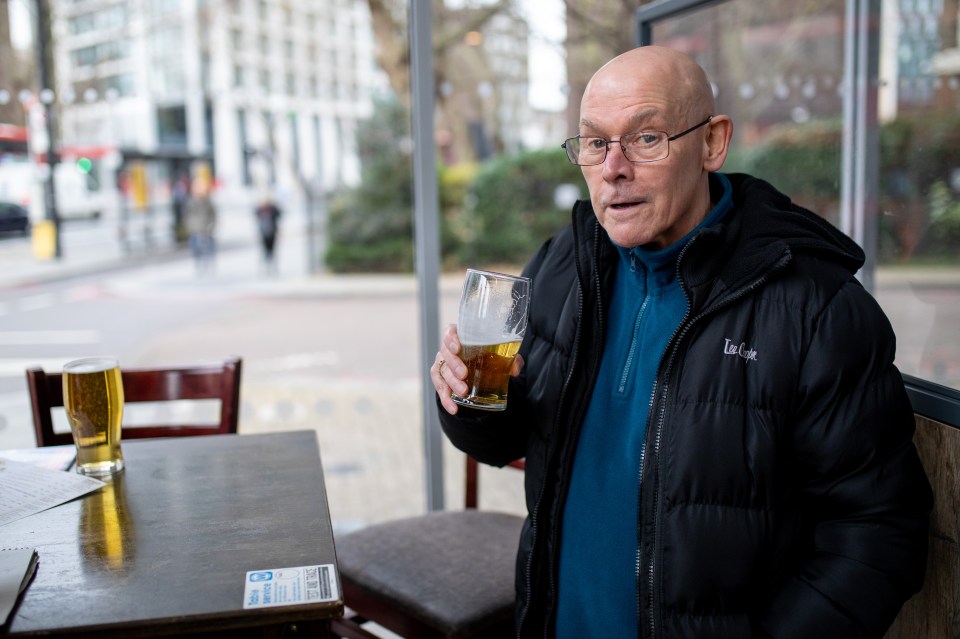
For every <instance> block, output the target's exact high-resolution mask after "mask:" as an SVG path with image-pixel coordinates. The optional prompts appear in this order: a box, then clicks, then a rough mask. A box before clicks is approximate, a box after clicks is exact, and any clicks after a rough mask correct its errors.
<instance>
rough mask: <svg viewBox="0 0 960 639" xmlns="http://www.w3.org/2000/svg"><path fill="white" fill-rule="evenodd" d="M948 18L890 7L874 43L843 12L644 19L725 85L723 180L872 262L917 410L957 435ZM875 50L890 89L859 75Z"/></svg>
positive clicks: (959, 365) (958, 318)
mask: <svg viewBox="0 0 960 639" xmlns="http://www.w3.org/2000/svg"><path fill="white" fill-rule="evenodd" d="M665 4H666V5H668V6H664V5H665ZM946 4H947V3H943V2H911V1H909V0H902V1H900V2H891V3H884V6H883V10H884V14H883V16H882V18H883V19H882V20H881V19H879V17H878V16H868V18H871V19H869V20H867V21H866V22H868V23H869V24H876V25H879V27H878V29H876V30H872V31H866V32H863V31H857V30H856V29H854V28H853V27H852V25H850V24H848V21H847V18H846V10H847V3H846V2H844V0H812V1H810V2H805V3H785V2H781V3H765V4H757V3H751V2H747V0H720V1H718V0H700V1H696V0H692V1H690V2H680V1H678V2H673V3H656V5H654V6H651V7H644V8H641V9H640V10H638V13H637V15H638V23H639V24H638V26H639V32H640V35H641V41H642V42H644V43H657V44H664V45H667V46H674V47H676V48H681V49H683V50H685V51H687V53H690V54H691V55H693V56H694V57H695V58H696V59H697V60H698V61H699V62H700V63H701V64H702V65H703V66H704V68H706V70H707V73H708V74H709V75H710V76H711V79H712V80H713V82H714V83H715V85H716V87H717V89H716V91H717V102H718V110H719V111H721V112H725V113H728V114H730V115H731V116H732V117H733V119H734V121H735V125H736V126H735V127H734V131H735V133H734V141H733V151H732V154H731V156H730V158H729V159H728V163H727V164H726V165H725V167H724V168H725V170H747V171H748V172H751V173H754V174H758V175H760V176H762V177H764V178H767V179H769V180H770V181H771V182H773V183H774V184H775V185H777V186H778V187H780V188H781V190H783V191H785V192H786V193H787V194H788V195H790V196H791V197H793V198H794V199H795V200H797V201H799V202H800V203H801V204H803V205H804V206H807V207H808V208H811V209H812V210H814V211H816V212H818V213H819V214H820V215H822V216H823V217H825V218H826V219H828V220H829V221H830V222H832V223H833V224H834V225H836V226H838V227H839V228H841V229H842V230H844V231H845V232H846V233H847V234H848V235H850V236H851V237H853V238H854V239H855V240H856V241H857V242H858V243H859V244H860V245H861V246H862V247H863V248H864V251H865V253H866V254H867V264H866V266H865V267H864V269H863V270H862V271H861V273H860V275H859V276H860V278H861V280H862V281H863V283H864V285H865V286H866V287H867V288H868V289H870V290H871V291H872V292H873V294H874V296H875V297H876V298H877V300H878V301H879V303H880V304H881V306H882V307H883V309H884V311H885V312H886V314H887V316H888V317H889V318H890V321H891V323H892V324H893V327H894V330H895V331H896V333H897V366H898V367H899V368H900V370H901V371H902V372H903V373H904V374H905V377H906V379H907V382H908V388H910V389H911V397H912V399H914V400H915V401H914V405H915V408H916V404H917V401H919V400H918V395H917V393H918V392H919V391H918V389H919V388H921V387H922V388H923V389H924V391H923V392H924V393H927V395H929V394H932V395H934V396H937V397H939V398H940V399H942V400H944V402H945V403H941V404H940V405H941V406H946V407H947V408H946V409H945V410H946V413H947V414H945V415H943V414H942V415H939V416H938V415H930V416H931V417H934V418H936V419H941V420H943V421H950V420H952V421H953V422H954V423H956V422H957V416H958V415H960V391H958V389H960V115H958V111H957V108H956V105H957V104H958V103H960V63H958V62H957V59H956V57H955V56H956V54H955V52H956V51H957V46H958V34H957V27H958V25H957V17H956V4H955V3H954V4H953V6H952V7H951V8H949V9H948V7H946V6H945V5H946ZM719 34H724V38H723V40H722V41H721V40H720V38H719V37H718V36H719ZM730 34H737V35H736V37H728V36H729V35H730ZM945 36H946V37H945ZM856 42H866V43H867V45H866V46H851V43H856ZM861 50H866V51H878V55H877V56H875V58H874V59H868V60H864V61H863V62H862V66H861V67H859V68H867V69H876V73H877V75H878V77H879V82H862V81H861V76H860V75H858V74H855V71H854V70H855V69H857V68H858V67H856V66H854V65H850V64H847V63H846V60H847V56H848V55H851V53H850V52H851V51H854V52H856V51H861ZM858 73H860V72H858ZM845 140H853V143H851V142H845ZM800 162H802V163H803V164H802V166H803V167H804V168H803V170H801V171H798V170H796V169H795V167H796V166H797V165H798V164H799V163H800ZM857 185H859V186H857ZM872 194H876V195H875V196H873V197H871V196H872ZM951 416H952V417H951Z"/></svg>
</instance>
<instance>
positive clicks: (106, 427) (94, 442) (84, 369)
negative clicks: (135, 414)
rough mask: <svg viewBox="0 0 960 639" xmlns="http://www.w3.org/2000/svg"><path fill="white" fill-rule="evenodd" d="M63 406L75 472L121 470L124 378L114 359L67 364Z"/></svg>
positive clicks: (64, 370)
mask: <svg viewBox="0 0 960 639" xmlns="http://www.w3.org/2000/svg"><path fill="white" fill-rule="evenodd" d="M63 407H64V408H65V409H66V413H67V421H69V422H70V430H71V431H72V432H73V441H74V443H75V444H76V446H77V472H78V473H80V474H83V475H109V474H111V473H115V472H117V471H119V470H121V469H122V468H123V454H122V453H121V452H120V422H121V421H122V420H123V380H122V379H121V377H120V364H119V363H118V362H117V360H115V359H112V358H106V357H91V358H87V359H78V360H75V361H73V362H69V363H68V364H66V365H65V366H64V367H63Z"/></svg>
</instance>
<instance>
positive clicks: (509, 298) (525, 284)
mask: <svg viewBox="0 0 960 639" xmlns="http://www.w3.org/2000/svg"><path fill="white" fill-rule="evenodd" d="M529 304H530V280H529V279H528V278H526V277H516V276H513V275H504V274H502V273H492V272H490V271H478V270H474V269H467V277H466V280H465V281H464V283H463V293H462V294H461V296H460V314H459V316H458V318H457V334H458V335H459V337H460V344H461V345H462V346H463V350H462V351H461V352H460V359H462V360H463V362H464V364H466V366H467V377H466V379H465V380H464V381H466V383H467V386H468V387H469V391H468V392H467V394H466V395H464V396H463V397H460V396H458V395H456V394H454V395H453V401H455V402H457V403H458V404H461V405H463V406H470V407H471V408H480V409H482V410H503V409H505V408H506V407H507V386H508V384H509V381H510V367H511V366H513V360H514V359H515V358H516V355H517V351H519V350H520V341H521V340H522V339H523V333H524V331H526V328H527V308H528V306H529Z"/></svg>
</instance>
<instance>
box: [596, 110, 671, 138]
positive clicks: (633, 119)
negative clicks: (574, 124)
mask: <svg viewBox="0 0 960 639" xmlns="http://www.w3.org/2000/svg"><path fill="white" fill-rule="evenodd" d="M659 115H661V112H660V110H659V109H654V108H647V109H641V110H639V111H637V112H636V113H634V114H633V115H631V116H630V120H629V122H630V124H629V128H628V130H627V131H625V133H629V132H632V131H639V130H640V129H641V127H643V126H645V125H648V124H649V122H650V121H651V120H654V119H656V118H657V116H659ZM598 129H599V127H598V126H597V125H596V124H594V123H593V122H591V121H590V119H589V118H580V130H581V131H597V130H598Z"/></svg>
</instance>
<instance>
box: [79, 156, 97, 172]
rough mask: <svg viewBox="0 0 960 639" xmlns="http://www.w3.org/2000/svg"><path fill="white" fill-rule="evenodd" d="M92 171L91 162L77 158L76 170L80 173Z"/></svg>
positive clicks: (85, 158) (84, 158)
mask: <svg viewBox="0 0 960 639" xmlns="http://www.w3.org/2000/svg"><path fill="white" fill-rule="evenodd" d="M92 169H93V161H92V160H91V159H90V158H88V157H79V158H77V170H78V171H80V172H81V173H90V171H91V170H92Z"/></svg>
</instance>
